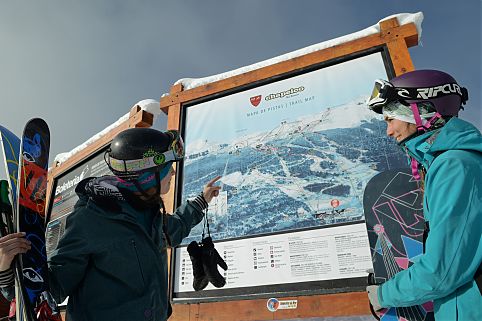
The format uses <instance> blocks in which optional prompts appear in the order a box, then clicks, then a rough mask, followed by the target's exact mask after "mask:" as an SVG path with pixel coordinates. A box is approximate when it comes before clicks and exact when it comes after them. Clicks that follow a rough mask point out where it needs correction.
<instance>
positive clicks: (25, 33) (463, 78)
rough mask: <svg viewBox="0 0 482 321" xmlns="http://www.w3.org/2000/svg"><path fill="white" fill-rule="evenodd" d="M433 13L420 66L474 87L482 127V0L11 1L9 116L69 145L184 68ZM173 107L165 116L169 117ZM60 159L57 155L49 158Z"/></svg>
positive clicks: (5, 80) (4, 81)
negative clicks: (38, 125) (41, 122)
mask: <svg viewBox="0 0 482 321" xmlns="http://www.w3.org/2000/svg"><path fill="white" fill-rule="evenodd" d="M418 11H422V12H423V13H424V16H425V18H424V21H423V23H422V29H423V31H422V38H421V44H420V45H419V46H417V47H414V48H411V49H410V53H411V56H412V59H413V62H414V64H415V67H416V68H417V69H422V68H423V69H425V68H434V69H441V70H445V71H447V72H449V73H450V74H452V75H453V76H454V77H455V78H456V79H457V80H458V81H459V83H460V84H462V85H463V86H466V87H468V88H469V95H470V100H469V103H468V105H467V107H466V111H464V112H462V114H461V117H462V118H464V119H467V120H470V121H472V122H474V123H476V124H477V126H478V127H479V128H481V127H482V113H481V101H480V91H481V71H482V70H481V59H480V57H481V1H480V0H468V1H464V2H463V5H461V4H457V3H456V2H454V1H446V0H444V1H436V0H426V1H412V0H403V1H402V0H400V1H398V0H392V1H384V0H370V1H358V0H345V1H339V0H323V1H319V0H304V1H299V0H277V1H276V0H263V1H260V0H258V1H255V0H243V1H229V0H226V1H216V0H204V1H198V0H184V1H154V0H152V1H150V0H141V1H126V0H116V1H114V0H110V1H103V0H95V1H94V0H85V1H74V0H64V1H60V0H57V1H52V0H45V1H2V2H1V3H0V39H1V40H2V50H1V51H0V66H1V68H0V88H1V91H0V93H1V100H0V101H1V107H0V124H2V125H3V126H5V127H7V128H9V129H10V130H12V131H13V132H14V133H16V134H18V135H19V134H20V133H21V131H22V128H23V126H24V124H25V123H26V121H27V120H28V119H29V118H33V117H42V118H44V119H45V120H46V121H47V123H48V124H49V125H50V128H51V135H52V139H51V154H52V155H56V154H58V153H61V152H66V151H70V150H71V149H73V148H75V147H76V146H77V145H79V144H81V143H83V142H84V141H86V140H87V139H88V138H90V137H91V136H92V135H94V134H96V133H97V132H99V131H101V130H102V129H104V128H105V127H106V126H108V125H110V124H111V123H113V122H114V121H116V120H117V119H118V118H119V117H121V116H122V115H124V114H125V113H127V112H128V111H129V109H130V107H131V106H132V105H133V104H135V103H136V102H138V101H140V100H142V99H146V98H154V99H156V100H159V97H160V96H161V95H162V93H164V92H168V91H169V88H170V86H171V85H172V84H173V83H174V82H175V81H176V80H178V79H180V78H186V77H191V78H198V77H205V76H209V75H213V74H218V73H222V72H225V71H229V70H232V69H236V68H239V67H243V66H246V65H249V64H252V63H256V62H259V61H262V60H265V59H269V58H272V57H275V56H278V55H281V54H284V53H287V52H290V51H294V50H297V49H300V48H303V47H306V46H309V45H312V44H316V43H319V42H323V41H326V40H329V39H333V38H336V37H339V36H343V35H346V34H350V33H353V32H355V31H359V30H361V29H364V28H366V27H368V26H371V25H373V24H375V23H376V22H378V21H379V20H380V19H382V18H384V17H386V16H389V15H391V14H395V13H403V12H410V13H413V12H418ZM165 124H166V119H165V117H161V118H160V120H159V121H158V122H157V123H156V127H158V128H164V127H165ZM51 160H53V157H51Z"/></svg>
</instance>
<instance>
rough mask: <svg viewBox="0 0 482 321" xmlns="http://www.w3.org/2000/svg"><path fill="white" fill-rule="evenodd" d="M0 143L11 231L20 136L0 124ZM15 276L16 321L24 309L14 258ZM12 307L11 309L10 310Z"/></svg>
mask: <svg viewBox="0 0 482 321" xmlns="http://www.w3.org/2000/svg"><path fill="white" fill-rule="evenodd" d="M0 143H1V145H2V152H3V161H4V165H5V174H6V176H7V177H8V180H7V185H8V186H7V189H6V190H5V183H3V185H2V188H3V189H2V200H3V201H4V202H3V203H2V209H3V211H4V212H2V218H3V219H4V223H5V225H6V226H7V227H8V226H10V229H7V232H9V233H13V232H15V231H16V224H15V222H16V219H15V217H16V210H17V179H18V163H19V155H20V138H18V137H17V136H16V135H15V134H13V133H12V132H11V131H9V130H8V129H6V128H5V127H3V126H0ZM12 268H13V270H14V273H15V275H16V277H15V298H16V299H15V300H14V301H13V302H12V303H11V306H10V307H11V314H10V315H9V317H13V316H14V315H15V314H16V316H17V317H16V319H17V321H23V320H26V316H25V315H26V313H25V312H26V311H25V307H24V304H23V299H22V295H20V290H21V286H20V283H19V282H21V279H20V278H19V277H18V275H22V273H21V269H20V265H19V263H18V260H15V261H14V263H13V266H12ZM12 309H13V310H12Z"/></svg>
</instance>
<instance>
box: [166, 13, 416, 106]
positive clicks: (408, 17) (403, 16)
mask: <svg viewBox="0 0 482 321" xmlns="http://www.w3.org/2000/svg"><path fill="white" fill-rule="evenodd" d="M391 18H397V20H398V23H399V25H400V26H402V25H405V24H409V23H414V24H415V26H416V27H417V32H418V37H419V40H420V37H421V35H422V21H423V13H422V12H417V13H399V14H394V15H391V16H388V17H386V18H383V19H382V20H380V21H379V22H378V23H377V24H375V25H373V26H371V27H368V28H366V29H363V30H360V31H357V32H354V33H351V34H349V35H345V36H342V37H338V38H335V39H331V40H327V41H324V42H320V43H318V44H314V45H311V46H308V47H305V48H302V49H298V50H295V51H292V52H288V53H286V54H284V55H281V56H277V57H274V58H271V59H267V60H264V61H261V62H257V63H255V64H252V65H249V66H245V67H241V68H238V69H235V70H231V71H227V72H224V73H221V74H217V75H213V76H209V77H204V78H182V79H179V80H178V81H176V83H175V84H182V86H183V88H184V90H187V89H192V88H195V87H199V86H203V85H206V84H209V83H212V82H215V81H219V80H223V79H226V78H230V77H233V76H237V75H240V74H244V73H247V72H249V71H252V70H256V69H260V68H263V67H266V66H270V65H274V64H276V63H279V62H282V61H286V60H290V59H293V58H295V57H299V56H304V55H306V54H309V53H312V52H315V51H319V50H323V49H326V48H330V47H334V46H336V45H340V44H342V43H346V42H349V41H352V40H355V39H358V38H363V37H367V36H370V35H372V34H377V33H379V32H380V24H379V23H380V22H382V21H384V20H388V19H391ZM167 95H169V94H168V93H166V94H164V95H163V97H164V96H167Z"/></svg>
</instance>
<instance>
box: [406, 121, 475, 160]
mask: <svg viewBox="0 0 482 321" xmlns="http://www.w3.org/2000/svg"><path fill="white" fill-rule="evenodd" d="M405 147H406V148H407V150H408V152H409V154H410V155H412V156H413V157H415V159H416V160H417V161H418V162H419V163H422V164H423V165H424V166H425V167H426V168H427V166H429V165H430V164H431V163H432V161H433V160H434V159H435V157H437V156H438V155H439V154H441V153H443V152H445V151H447V150H465V151H475V152H480V153H482V135H481V134H480V131H479V130H478V129H477V128H476V127H475V126H473V125H472V124H470V123H468V122H466V121H464V120H462V119H459V118H452V119H450V120H449V121H448V122H447V124H445V126H443V127H442V128H440V129H436V130H433V131H430V132H428V133H425V134H423V135H420V136H417V137H414V138H412V139H411V140H409V141H408V142H406V143H405Z"/></svg>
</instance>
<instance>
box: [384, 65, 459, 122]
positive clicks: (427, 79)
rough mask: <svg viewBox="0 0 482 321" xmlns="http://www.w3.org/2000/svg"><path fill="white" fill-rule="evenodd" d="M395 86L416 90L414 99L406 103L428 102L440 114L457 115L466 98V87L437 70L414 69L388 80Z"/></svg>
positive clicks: (407, 100)
mask: <svg viewBox="0 0 482 321" xmlns="http://www.w3.org/2000/svg"><path fill="white" fill-rule="evenodd" d="M390 83H391V84H392V85H393V86H395V87H397V88H407V89H411V88H413V89H415V90H417V95H416V98H415V99H405V101H406V102H407V103H409V104H410V103H419V102H426V101H428V102H430V103H431V104H432V105H433V107H434V108H435V110H436V111H437V112H438V113H439V114H440V115H442V116H457V115H458V113H459V110H460V109H461V108H462V105H463V104H465V102H466V101H467V100H468V92H467V89H465V88H463V87H460V86H459V85H458V84H457V81H456V80H455V79H454V78H453V77H452V76H450V75H449V74H447V73H445V72H443V71H439V70H414V71H410V72H407V73H404V74H403V75H400V76H398V77H395V78H393V79H392V80H390Z"/></svg>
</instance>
